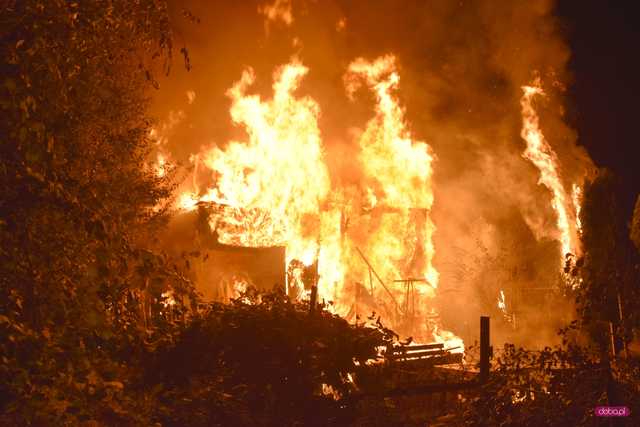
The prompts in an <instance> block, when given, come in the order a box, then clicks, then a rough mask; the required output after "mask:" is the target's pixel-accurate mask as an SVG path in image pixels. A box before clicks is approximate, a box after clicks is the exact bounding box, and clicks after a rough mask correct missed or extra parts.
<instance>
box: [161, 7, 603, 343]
mask: <svg viewBox="0 0 640 427" xmlns="http://www.w3.org/2000/svg"><path fill="white" fill-rule="evenodd" d="M553 7H554V3H553V2H552V1H549V0H528V1H508V0H505V1H495V0H483V1H480V0H476V1H467V0H464V1H462V0H455V1H453V0H452V1H437V2H424V1H417V0H416V1H402V2H399V1H397V0H381V1H376V2H372V1H370V0H344V1H339V0H322V1H310V0H309V1H296V0H293V1H275V2H274V1H273V0H270V1H267V2H259V1H242V2H216V4H215V6H212V5H211V2H207V1H194V0H191V1H187V2H183V1H181V2H177V1H176V2H174V4H172V19H173V26H174V28H175V33H176V36H177V40H178V42H179V43H184V44H185V45H186V47H187V48H188V50H189V54H190V59H191V65H192V69H191V71H189V72H187V71H185V70H183V69H180V67H174V70H173V72H172V74H171V75H170V76H169V77H168V78H166V79H165V80H164V81H162V82H161V87H162V89H161V90H160V91H159V92H158V93H157V94H156V96H155V97H154V106H153V110H154V113H155V115H156V116H157V117H159V118H160V119H161V120H167V119H168V118H169V117H170V114H171V113H170V112H171V111H173V112H174V113H172V114H174V116H175V114H177V113H175V112H176V111H180V112H181V113H180V117H181V120H180V121H179V122H177V123H174V124H173V125H172V126H171V128H170V134H168V135H166V137H167V139H168V141H167V142H166V144H165V145H164V147H166V150H167V151H168V152H169V153H170V156H171V159H172V161H173V162H177V163H179V164H182V165H183V166H184V167H189V165H190V163H189V157H190V156H191V155H193V154H194V153H197V152H199V151H200V149H201V147H204V146H213V145H217V146H219V147H224V146H225V144H226V143H227V141H229V140H231V139H234V138H236V139H237V138H238V137H242V131H241V130H240V129H239V128H237V127H234V126H233V124H232V122H231V120H230V116H229V107H230V105H231V100H230V99H229V98H227V97H226V96H225V93H226V91H227V89H228V88H230V87H231V86H232V85H233V83H234V82H236V81H237V80H238V79H239V78H240V75H241V73H242V71H243V70H244V69H245V68H246V67H247V66H251V67H252V68H253V69H254V70H255V73H256V76H257V80H256V82H255V84H254V86H253V87H252V90H253V91H255V92H256V93H258V94H260V95H261V96H263V97H271V96H272V93H271V84H272V73H273V70H274V69H275V68H276V67H277V66H279V65H281V64H284V63H286V62H288V61H289V60H290V58H291V57H293V56H296V57H297V58H299V59H300V61H301V62H302V63H303V64H304V65H305V66H307V67H309V69H310V71H309V74H308V76H306V77H305V79H304V80H303V82H302V85H301V87H300V89H299V91H298V93H299V94H300V96H310V97H312V98H313V99H315V100H316V101H317V102H318V104H319V106H320V109H321V115H320V119H319V127H320V131H321V134H322V139H323V143H324V149H325V158H326V163H327V166H328V168H329V173H330V177H331V181H332V185H334V186H338V185H339V186H346V185H349V184H350V183H353V182H356V181H357V180H358V179H360V177H361V176H362V170H361V169H360V166H359V165H358V164H357V161H356V159H357V153H358V144H357V138H355V137H354V135H357V134H359V133H360V132H361V131H362V130H363V129H364V127H365V126H366V123H367V121H368V120H369V119H370V118H371V117H372V116H373V105H374V100H373V94H371V93H370V92H367V91H360V92H358V93H357V95H356V96H355V97H354V98H355V100H350V99H349V97H348V96H347V93H346V91H345V85H344V75H345V72H346V70H347V67H348V65H349V63H351V62H352V61H353V60H354V59H356V58H359V57H362V58H366V59H368V60H373V59H375V58H377V57H380V56H382V55H385V54H393V55H395V56H396V58H397V60H398V64H399V75H400V83H399V93H398V96H399V98H400V100H401V104H402V105H403V106H404V107H405V108H406V112H405V114H406V115H405V117H406V120H407V123H406V124H407V126H408V128H409V129H410V130H411V132H412V134H413V135H414V136H415V138H416V139H417V140H421V141H426V142H427V143H428V144H429V145H430V146H431V148H432V150H433V153H434V154H435V161H434V163H433V169H434V177H433V183H434V191H435V198H434V204H433V209H432V212H431V218H432V220H433V222H434V223H435V225H436V227H437V231H436V233H435V235H434V245H435V252H436V254H435V259H434V265H435V267H436V269H438V270H439V272H440V288H439V291H438V295H439V300H438V304H439V305H440V307H439V312H440V313H441V315H442V318H443V323H444V326H445V327H446V328H448V329H450V330H453V331H454V332H456V333H457V334H459V335H461V336H462V337H463V338H465V339H467V340H471V341H473V339H474V337H475V336H476V335H477V331H476V330H477V329H478V325H477V323H478V320H477V319H478V316H479V315H480V314H489V315H491V316H492V317H493V318H494V319H496V321H495V322H494V325H495V328H496V330H497V332H498V336H497V337H496V336H495V335H494V338H495V341H496V342H499V341H501V340H504V339H509V340H512V341H514V340H515V341H518V342H520V343H523V344H536V343H540V342H544V340H546V339H548V337H549V336H550V334H551V333H552V332H553V330H554V328H555V327H556V326H557V323H558V322H559V321H561V320H563V319H559V318H558V317H557V316H556V317H554V316H552V315H551V314H552V313H558V312H566V311H567V310H565V309H563V308H561V307H559V305H560V304H564V303H563V302H562V301H563V300H562V298H561V297H560V296H558V295H555V294H553V292H552V291H549V292H547V293H543V292H541V291H535V290H531V289H532V288H536V287H545V288H551V287H553V286H554V285H556V284H557V282H558V279H559V278H558V276H559V267H560V258H561V255H560V249H559V244H558V242H557V237H558V232H557V229H556V225H555V224H556V220H555V213H554V211H553V209H552V207H551V194H550V192H549V191H548V190H547V189H546V188H545V187H543V186H541V185H539V184H538V171H537V170H536V168H535V166H534V165H533V164H531V163H530V162H529V161H528V160H527V159H525V158H524V157H523V156H522V153H523V151H524V149H525V146H526V145H525V142H524V141H523V140H522V139H521V137H520V128H521V126H522V117H521V111H520V97H521V96H522V89H521V87H522V86H523V85H526V84H529V83H530V82H531V81H532V79H533V78H534V77H535V76H536V75H539V76H540V77H541V79H542V82H543V87H544V89H545V92H546V93H547V97H546V98H545V99H542V100H541V101H540V102H539V103H538V104H537V105H536V109H537V111H538V112H539V114H540V119H541V126H542V130H543V132H544V134H545V136H546V139H547V140H548V142H549V144H550V145H551V146H552V148H553V149H554V151H555V152H556V154H557V155H558V158H559V162H560V171H559V174H560V177H561V179H562V180H563V184H564V186H565V188H566V189H567V191H568V192H570V191H571V186H572V185H573V184H574V183H578V184H581V181H582V179H583V177H584V174H585V171H587V170H588V169H589V168H590V167H591V162H590V160H589V158H588V156H587V154H586V153H585V152H584V150H583V149H582V148H580V147H578V146H577V145H576V134H575V132H574V131H573V130H572V129H570V128H569V127H568V126H567V125H566V124H565V122H564V120H563V91H564V87H565V86H566V85H567V84H569V83H570V80H571V76H570V75H569V73H568V70H567V61H568V59H569V56H570V51H569V49H568V47H567V45H566V42H565V40H564V36H563V33H562V31H561V25H560V23H559V22H558V20H557V18H556V17H554V15H553ZM183 8H184V9H186V10H188V11H190V12H191V13H192V14H193V15H195V16H197V17H198V18H199V20H200V23H199V24H196V23H193V22H192V21H191V20H189V19H185V17H184V16H185V14H184V13H183ZM500 289H503V290H504V292H505V294H506V305H507V311H509V310H513V309H515V310H516V320H515V321H516V322H517V325H516V328H515V329H514V328H513V321H514V319H510V320H509V319H506V318H503V314H502V313H501V311H500V310H499V309H498V307H497V301H498V297H499V294H500ZM515 290H519V291H518V292H516V291H515ZM548 295H555V296H554V297H553V298H550V297H549V296H548Z"/></svg>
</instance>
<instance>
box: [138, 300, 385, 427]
mask: <svg viewBox="0 0 640 427" xmlns="http://www.w3.org/2000/svg"><path fill="white" fill-rule="evenodd" d="M384 340H385V335H384V333H383V331H380V330H378V329H375V328H369V327H364V326H362V325H359V326H354V325H350V324H348V323H347V322H346V321H345V320H343V319H341V318H339V317H337V316H335V315H332V314H330V313H329V312H328V311H326V310H317V311H316V312H314V313H309V308H308V305H303V304H296V303H292V302H290V301H289V299H288V298H287V297H285V296H284V295H283V294H281V293H278V292H275V293H270V294H263V295H260V294H258V293H256V292H255V291H254V290H251V289H250V290H249V292H248V293H247V294H245V295H244V296H243V297H241V298H239V299H237V300H235V301H234V302H233V303H232V304H217V303H216V304H212V305H210V306H209V307H208V308H207V310H206V311H205V312H204V313H203V314H202V316H201V317H199V318H198V319H197V320H195V321H194V322H192V323H191V324H190V326H189V327H188V328H187V329H186V330H185V331H184V332H183V333H182V334H181V335H180V337H179V338H178V339H177V341H176V342H175V343H174V344H173V345H171V346H168V347H167V348H166V349H165V350H163V351H161V352H159V353H158V354H157V355H156V361H155V362H154V363H153V364H150V365H149V366H150V370H149V371H148V376H149V378H152V379H154V380H155V381H157V382H158V383H162V384H164V386H165V387H167V388H166V390H165V391H163V393H162V397H161V399H160V400H161V401H162V402H163V413H164V416H163V418H162V420H161V421H162V423H163V425H175V426H178V425H194V426H199V425H202V426H211V425H256V426H267V425H278V426H286V425H345V424H347V423H348V421H349V420H351V419H352V417H353V416H354V412H353V411H349V410H348V409H347V408H345V407H343V405H344V404H343V403H339V402H337V401H336V400H335V399H336V398H338V397H340V398H345V397H348V396H349V395H350V394H351V393H352V392H353V391H354V384H353V382H352V381H351V380H350V379H349V374H354V373H355V371H356V369H357V365H364V363H365V362H366V361H367V360H369V359H375V358H376V357H377V352H376V347H377V346H380V345H383V344H384V342H385V341H384ZM349 409H353V408H349Z"/></svg>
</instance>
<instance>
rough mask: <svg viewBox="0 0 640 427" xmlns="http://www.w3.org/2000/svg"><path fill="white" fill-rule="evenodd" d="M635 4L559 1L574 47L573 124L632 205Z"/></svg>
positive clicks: (638, 165) (639, 118)
mask: <svg viewBox="0 0 640 427" xmlns="http://www.w3.org/2000/svg"><path fill="white" fill-rule="evenodd" d="M634 6H636V2H632V1H628V2H621V1H594V0H582V1H572V0H561V1H560V2H559V5H558V15H559V16H560V17H561V18H562V19H563V21H564V27H565V29H566V32H567V36H568V40H569V43H570V45H571V50H572V59H571V62H570V68H571V70H572V72H573V74H574V79H575V80H574V82H573V84H572V86H571V89H570V94H569V95H570V104H571V106H572V107H571V108H572V111H570V117H569V120H570V121H571V122H572V124H573V126H574V127H575V128H576V129H577V130H578V134H579V137H578V138H579V141H578V142H579V143H580V144H581V145H583V146H585V147H586V148H587V150H588V151H589V154H590V155H591V157H592V158H593V160H594V161H595V163H596V164H597V165H598V166H604V167H607V168H609V169H611V170H613V171H614V172H615V173H616V174H617V175H619V176H620V177H622V179H623V186H624V190H623V197H624V198H625V199H626V200H625V202H626V204H630V203H631V201H632V200H634V199H635V197H636V195H637V194H638V192H640V148H639V146H640V137H639V135H638V133H639V132H640V114H639V113H640V111H639V110H640V109H639V108H638V106H639V103H640V57H639V55H638V54H639V45H638V42H639V41H640V26H639V25H638V17H639V15H638V13H637V12H636V11H635V9H636V8H635V7H634Z"/></svg>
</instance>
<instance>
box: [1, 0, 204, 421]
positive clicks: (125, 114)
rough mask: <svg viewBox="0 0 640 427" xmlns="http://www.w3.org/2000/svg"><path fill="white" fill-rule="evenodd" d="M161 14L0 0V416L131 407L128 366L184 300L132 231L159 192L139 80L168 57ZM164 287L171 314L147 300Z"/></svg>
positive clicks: (87, 413) (119, 0) (154, 215)
mask: <svg viewBox="0 0 640 427" xmlns="http://www.w3.org/2000/svg"><path fill="white" fill-rule="evenodd" d="M167 16H168V15H167V11H166V4H165V3H164V2H162V1H153V0H137V1H124V0H112V1H109V0H95V1H87V2H68V1H62V0H52V1H47V2H43V1H36V0H27V1H9V2H3V5H2V9H1V10H0V39H1V40H2V43H1V44H0V58H1V60H2V65H1V72H2V74H1V76H0V91H1V92H2V94H1V96H0V115H1V116H2V117H3V119H2V121H1V122H0V159H1V160H0V240H1V241H2V246H1V247H0V334H1V336H2V340H1V344H0V345H1V347H0V348H1V353H2V359H1V361H0V384H1V385H0V394H1V395H2V401H0V406H1V407H2V413H3V415H2V421H3V422H4V423H7V424H23V423H24V424H38V425H53V424H55V425H60V424H64V423H75V422H80V421H82V420H93V419H101V420H104V421H105V422H109V423H121V422H122V420H124V419H134V418H135V416H134V415H133V412H132V411H129V410H128V409H127V408H128V407H131V405H134V404H136V403H135V402H132V399H129V398H127V397H126V396H125V391H126V390H127V388H128V383H129V381H130V379H131V377H132V366H135V360H136V358H137V357H138V355H139V354H141V353H142V352H143V349H144V348H145V345H149V342H150V341H152V340H153V337H154V336H166V335H167V334H168V335H170V331H171V330H173V329H175V328H176V327H177V322H176V321H175V319H178V318H182V316H183V315H184V314H185V313H186V308H187V307H186V306H185V305H184V304H183V301H185V302H186V301H188V299H189V297H192V296H193V292H192V288H191V286H190V284H189V283H188V281H187V280H186V279H184V277H183V275H182V273H181V272H180V270H179V269H176V268H174V267H173V265H172V262H171V260H169V259H168V258H167V257H166V256H164V255H162V254H161V253H159V252H157V251H153V249H152V244H151V242H149V241H148V238H147V237H146V236H150V235H153V234H154V230H156V229H157V228H158V227H159V226H161V225H162V221H163V218H164V215H165V212H166V202H167V201H168V199H169V196H170V194H171V190H172V183H171V181H170V179H168V178H165V179H161V178H158V177H156V176H155V175H154V174H153V173H152V171H151V170H150V168H148V167H147V166H146V164H145V162H146V159H147V157H148V153H149V150H150V149H151V147H152V146H151V144H152V143H151V141H150V140H149V138H148V134H149V130H150V126H151V121H150V119H149V118H148V117H147V116H146V112H145V110H146V107H147V99H146V91H147V90H148V88H149V87H150V86H149V83H151V84H154V81H153V74H154V71H157V70H160V69H162V70H166V69H167V68H166V67H167V64H168V63H169V62H168V61H169V59H170V52H171V34H170V28H169V22H168V18H167ZM154 58H155V59H154ZM169 290H171V291H172V292H173V294H174V295H175V299H176V301H177V302H178V303H177V306H176V307H175V309H174V310H173V311H172V314H171V316H167V314H166V313H164V314H161V313H160V312H161V310H160V307H159V306H160V303H161V295H162V294H163V293H164V292H167V291H169ZM165 311H166V310H165ZM127 399H129V400H127Z"/></svg>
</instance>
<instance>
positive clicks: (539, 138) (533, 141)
mask: <svg viewBox="0 0 640 427" xmlns="http://www.w3.org/2000/svg"><path fill="white" fill-rule="evenodd" d="M522 90H523V91H524V94H523V96H522V98H521V100H520V105H521V106H522V131H521V133H520V135H521V136H522V138H523V139H524V140H525V141H526V142H527V148H526V150H525V151H524V153H523V156H524V157H525V158H527V159H529V160H531V162H532V163H533V164H534V165H535V166H536V167H537V168H538V170H539V171H540V178H539V180H538V183H539V184H542V185H544V186H545V187H547V188H548V189H549V190H550V191H551V194H552V200H551V206H552V207H553V210H554V211H555V212H556V215H557V222H556V223H557V226H558V230H559V233H560V236H559V239H558V240H559V241H560V244H561V246H562V256H563V258H564V256H565V255H566V254H568V253H573V254H575V253H576V251H577V241H576V240H577V239H575V238H572V234H573V233H572V230H571V226H570V224H569V214H568V212H569V211H570V206H571V205H570V203H571V200H570V198H569V197H568V196H567V193H566V191H565V189H564V186H563V184H562V181H561V179H560V172H559V170H560V168H559V166H558V158H557V155H556V153H555V152H554V151H553V149H552V148H551V146H550V145H549V143H548V142H547V140H546V139H545V137H544V135H543V134H542V131H541V129H540V120H539V118H538V114H537V112H536V110H535V108H534V106H533V100H534V97H535V96H536V95H544V91H543V90H542V87H541V82H540V79H539V78H537V79H536V80H535V81H534V82H533V83H532V84H531V85H530V86H523V87H522Z"/></svg>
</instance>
